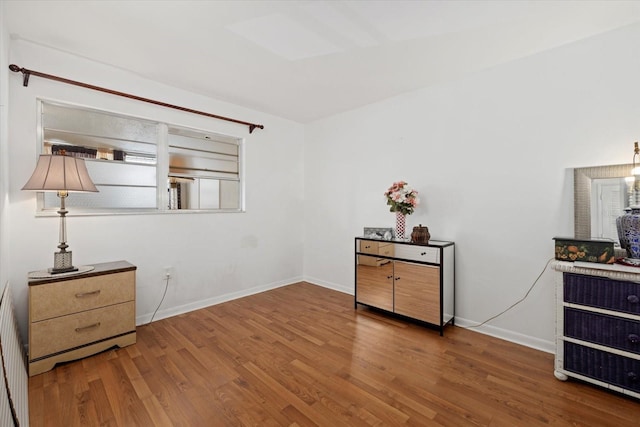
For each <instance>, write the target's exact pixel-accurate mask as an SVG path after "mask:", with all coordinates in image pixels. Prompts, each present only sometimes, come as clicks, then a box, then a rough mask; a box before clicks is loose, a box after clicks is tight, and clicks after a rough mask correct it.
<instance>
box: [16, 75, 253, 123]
mask: <svg viewBox="0 0 640 427" xmlns="http://www.w3.org/2000/svg"><path fill="white" fill-rule="evenodd" d="M9 69H10V70H11V71H13V72H14V73H17V72H21V73H22V74H23V76H22V85H23V86H28V85H29V76H31V75H34V76H37V77H43V78H45V79H50V80H55V81H57V82H62V83H67V84H70V85H75V86H80V87H84V88H87V89H93V90H97V91H99V92H105V93H110V94H111V95H118V96H123V97H125V98H129V99H135V100H136V101H142V102H148V103H150V104H155V105H159V106H161V107H167V108H173V109H176V110H180V111H185V112H187V113H193V114H200V115H201V116H207V117H212V118H214V119H219V120H226V121H228V122H233V123H238V124H241V125H246V126H249V133H253V131H254V129H256V128H258V129H264V126H263V125H258V124H255V123H249V122H243V121H242V120H236V119H231V118H229V117H223V116H218V115H216V114H210V113H205V112H204V111H198V110H192V109H191V108H186V107H180V106H178V105H173V104H167V103H166V102H161V101H155V100H153V99H149V98H143V97H141V96H136V95H131V94H130V93H125V92H118V91H116V90H111V89H106V88H103V87H100V86H94V85H90V84H87V83H82V82H78V81H75V80H69V79H65V78H63V77H58V76H54V75H51V74H45V73H41V72H39V71H34V70H28V69H26V68H21V67H19V66H17V65H15V64H11V65H9Z"/></svg>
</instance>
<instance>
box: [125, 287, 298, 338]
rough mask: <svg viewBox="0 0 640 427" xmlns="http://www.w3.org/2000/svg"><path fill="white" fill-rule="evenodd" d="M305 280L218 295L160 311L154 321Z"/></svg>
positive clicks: (140, 319) (139, 320)
mask: <svg viewBox="0 0 640 427" xmlns="http://www.w3.org/2000/svg"><path fill="white" fill-rule="evenodd" d="M302 280H303V279H302V278H300V277H297V278H296V277H294V278H291V279H289V280H283V281H280V282H272V283H268V284H265V285H261V286H255V287H253V288H249V289H243V290H241V291H238V292H231V293H228V294H224V295H218V296H216V297H213V298H208V299H205V300H200V301H197V302H192V303H189V304H184V305H180V306H177V307H170V308H167V309H164V310H163V309H160V310H158V312H157V313H156V315H155V317H153V320H154V321H156V320H160V319H166V318H167V317H173V316H177V315H179V314H184V313H189V312H191V311H195V310H199V309H201V308H206V307H211V306H212V305H216V304H220V303H223V302H227V301H232V300H234V299H238V298H242V297H247V296H249V295H255V294H259V293H260V292H265V291H270V290H272V289H276V288H280V287H282V286H287V285H292V284H294V283H298V282H301V281H302ZM152 316H153V313H147V314H143V315H141V316H137V317H136V325H138V326H140V325H145V324H147V323H149V322H150V321H151V317H152Z"/></svg>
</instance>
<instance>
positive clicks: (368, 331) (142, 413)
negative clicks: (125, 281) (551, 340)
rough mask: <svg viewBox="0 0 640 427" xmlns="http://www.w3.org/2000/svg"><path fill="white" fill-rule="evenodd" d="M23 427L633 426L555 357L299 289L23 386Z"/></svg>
mask: <svg viewBox="0 0 640 427" xmlns="http://www.w3.org/2000/svg"><path fill="white" fill-rule="evenodd" d="M29 403H30V419H31V425H32V426H65V427H67V426H76V425H78V426H80V425H86V426H98V425H100V426H236V425H252V426H310V425H318V426H365V425H375V426H395V425H412V426H432V425H433V426H438V425H441V426H538V425H557V426H598V427H600V426H616V427H623V426H638V425H640V401H638V400H636V399H632V398H628V397H624V396H621V395H618V394H614V393H611V392H608V391H606V390H603V389H601V388H598V387H595V386H593V385H588V384H584V383H580V382H576V381H567V382H561V381H558V380H556V379H555V378H554V376H553V356H552V355H551V354H547V353H543V352H540V351H536V350H533V349H530V348H527V347H523V346H519V345H516V344H512V343H509V342H506V341H502V340H499V339H496V338H492V337H488V336H486V335H482V334H479V333H477V332H472V331H469V330H465V329H462V328H458V327H448V328H447V329H445V335H444V337H440V336H439V334H438V332H437V331H435V330H431V329H428V328H424V327H421V326H417V325H414V324H410V323H406V322H403V321H399V320H397V319H393V318H390V317H387V316H385V315H382V314H380V313H377V312H375V311H370V310H368V309H364V308H358V310H354V308H353V297H351V296H349V295H345V294H342V293H339V292H335V291H331V290H328V289H324V288H321V287H317V286H314V285H311V284H308V283H298V284H295V285H291V286H286V287H282V288H279V289H276V290H273V291H269V292H264V293H261V294H258V295H254V296H250V297H246V298H242V299H238V300H235V301H231V302H227V303H223V304H219V305H216V306H213V307H209V308H207V309H202V310H198V311H195V312H192V313H187V314H184V315H180V316H176V317H173V318H169V319H164V320H160V321H156V322H154V323H152V324H151V325H147V326H140V327H138V342H137V344H135V345H132V346H129V347H126V348H123V349H117V350H108V351H106V352H103V353H101V354H99V355H96V356H93V357H89V358H86V359H83V360H80V361H76V362H72V363H68V364H65V365H59V366H58V367H56V368H55V369H54V370H53V371H50V372H46V373H44V374H41V375H38V376H35V377H32V378H30V380H29Z"/></svg>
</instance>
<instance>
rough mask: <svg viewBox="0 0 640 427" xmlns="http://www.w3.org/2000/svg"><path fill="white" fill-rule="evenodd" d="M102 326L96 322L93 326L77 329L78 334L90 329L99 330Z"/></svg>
mask: <svg viewBox="0 0 640 427" xmlns="http://www.w3.org/2000/svg"><path fill="white" fill-rule="evenodd" d="M99 326H100V322H96V323H94V324H93V325H89V326H83V327H81V328H76V332H83V331H86V330H89V329H93V328H97V327H99Z"/></svg>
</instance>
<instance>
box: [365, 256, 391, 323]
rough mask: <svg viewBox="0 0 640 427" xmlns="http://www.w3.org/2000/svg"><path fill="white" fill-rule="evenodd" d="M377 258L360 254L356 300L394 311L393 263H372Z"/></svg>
mask: <svg viewBox="0 0 640 427" xmlns="http://www.w3.org/2000/svg"><path fill="white" fill-rule="evenodd" d="M369 258H371V259H369ZM375 260H376V257H372V256H367V255H358V265H357V266H356V301H357V302H359V303H361V304H367V305H371V306H373V307H378V308H382V309H384V310H388V311H393V263H392V262H387V263H386V264H382V265H380V266H378V264H377V263H375V262H373V263H371V261H375ZM372 264H373V265H372Z"/></svg>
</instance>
